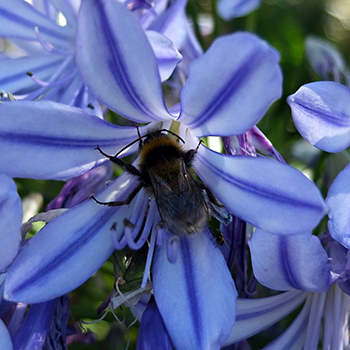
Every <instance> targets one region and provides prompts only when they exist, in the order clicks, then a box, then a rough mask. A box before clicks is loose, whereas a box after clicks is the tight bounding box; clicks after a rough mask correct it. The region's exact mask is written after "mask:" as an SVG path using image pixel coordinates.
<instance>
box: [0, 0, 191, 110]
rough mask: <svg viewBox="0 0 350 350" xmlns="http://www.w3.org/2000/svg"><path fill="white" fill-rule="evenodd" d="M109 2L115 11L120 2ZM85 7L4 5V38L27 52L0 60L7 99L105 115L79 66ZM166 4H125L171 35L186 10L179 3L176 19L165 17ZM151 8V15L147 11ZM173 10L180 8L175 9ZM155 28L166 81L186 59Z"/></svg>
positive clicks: (18, 0)
mask: <svg viewBox="0 0 350 350" xmlns="http://www.w3.org/2000/svg"><path fill="white" fill-rule="evenodd" d="M109 2H110V5H109V6H110V7H111V11H112V12H113V11H114V9H113V3H115V1H109ZM80 3H81V1H80V0H69V1H65V2H50V1H46V2H45V3H43V4H40V3H38V2H34V4H33V5H32V4H29V3H28V2H26V1H23V0H15V1H3V2H2V3H1V4H0V18H1V21H2V26H1V28H0V36H2V37H4V38H6V40H10V41H12V42H13V43H14V44H15V45H16V46H18V47H19V48H20V49H21V52H20V53H19V54H18V55H20V57H6V56H5V57H4V56H3V57H1V58H0V77H1V78H0V90H1V91H3V92H5V93H6V94H5V95H4V96H5V97H6V96H13V98H15V99H17V100H22V99H25V100H35V99H39V98H40V99H48V100H53V101H58V102H61V103H65V104H68V105H72V106H77V107H80V108H83V109H85V110H87V111H90V110H91V109H95V110H93V111H92V112H93V113H94V114H101V112H100V109H99V104H98V102H97V100H96V98H95V97H94V96H93V95H92V94H91V92H90V91H89V89H88V88H87V87H86V85H85V84H84V81H83V80H82V79H81V76H80V74H79V70H78V69H77V66H76V62H75V53H76V42H75V37H76V29H77V24H78V21H79V18H78V17H79V16H78V12H79V8H80ZM165 3H166V1H157V4H155V5H154V7H152V5H150V4H148V3H146V2H139V3H125V6H127V7H128V8H130V10H132V11H135V12H138V13H141V15H140V16H139V20H140V21H141V22H142V23H144V27H145V29H148V28H149V27H150V26H151V25H153V27H155V26H156V25H158V28H159V29H160V30H163V31H164V32H166V30H165V27H169V26H170V25H173V24H172V23H171V22H172V21H176V23H177V24H179V20H178V17H179V16H180V11H179V10H178V9H177V7H179V5H177V4H176V5H174V6H170V8H169V9H168V10H167V11H166V13H170V14H172V16H171V15H167V18H166V19H164V20H163V19H162V18H160V19H159V18H158V16H159V15H160V13H161V12H164V10H165ZM146 5H147V6H146ZM182 6H184V5H182ZM146 7H147V9H148V10H149V11H146ZM173 7H176V8H175V10H174V9H173ZM148 12H150V13H148ZM166 13H165V12H164V15H166ZM168 22H169V23H168ZM183 25H184V24H183ZM155 30H156V29H151V30H149V31H147V33H148V39H149V40H150V42H151V43H152V47H153V49H154V51H155V53H156V56H157V58H158V63H159V71H160V75H161V77H162V79H163V80H165V79H167V78H168V77H169V76H170V74H171V73H172V72H173V70H174V68H175V66H176V64H177V63H179V62H180V61H181V55H180V53H179V52H178V51H177V49H176V48H175V46H174V45H173V43H172V41H170V40H169V39H167V38H166V37H165V36H163V35H161V34H160V32H156V31H155ZM187 30H189V28H188V26H187V27H186V28H184V29H183V31H180V30H179V31H178V32H177V33H178V34H176V33H175V32H174V34H173V38H177V39H178V40H177V42H180V41H181V40H182V41H184V40H185V38H186V33H187V32H186V31H187ZM184 31H185V34H184V33H183V32H184ZM173 38H172V39H173ZM28 75H29V76H28ZM11 98H12V97H11Z"/></svg>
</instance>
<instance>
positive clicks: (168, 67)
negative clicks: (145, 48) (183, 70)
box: [146, 30, 182, 81]
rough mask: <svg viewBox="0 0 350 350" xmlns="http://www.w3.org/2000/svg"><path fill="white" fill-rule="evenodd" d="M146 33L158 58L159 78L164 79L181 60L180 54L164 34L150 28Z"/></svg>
mask: <svg viewBox="0 0 350 350" xmlns="http://www.w3.org/2000/svg"><path fill="white" fill-rule="evenodd" d="M146 35H147V38H148V40H149V42H150V44H151V46H152V49H153V51H154V53H155V55H156V57H157V60H158V66H159V74H160V78H161V80H162V81H165V80H167V79H168V78H169V77H170V75H171V74H172V73H173V71H174V69H175V68H176V66H177V64H178V63H179V62H181V60H182V56H181V54H180V52H179V51H177V50H176V47H175V46H174V44H173V43H172V41H170V40H169V39H168V38H166V37H165V36H164V35H162V34H160V33H158V32H155V31H152V30H148V31H147V32H146Z"/></svg>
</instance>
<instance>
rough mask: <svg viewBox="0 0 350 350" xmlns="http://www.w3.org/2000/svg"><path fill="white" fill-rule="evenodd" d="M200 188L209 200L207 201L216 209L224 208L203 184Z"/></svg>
mask: <svg viewBox="0 0 350 350" xmlns="http://www.w3.org/2000/svg"><path fill="white" fill-rule="evenodd" d="M199 185H200V186H201V188H202V190H204V191H205V192H206V194H207V196H208V198H209V201H210V202H212V203H213V204H215V205H216V206H218V207H224V205H222V204H221V203H220V202H219V201H218V200H217V199H216V197H215V196H214V195H213V193H212V192H211V191H210V190H209V188H208V187H207V186H205V185H204V184H199Z"/></svg>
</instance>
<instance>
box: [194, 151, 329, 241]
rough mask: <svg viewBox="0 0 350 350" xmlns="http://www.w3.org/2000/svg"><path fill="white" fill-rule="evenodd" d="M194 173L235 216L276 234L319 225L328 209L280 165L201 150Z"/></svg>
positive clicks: (302, 179) (311, 188)
mask: <svg viewBox="0 0 350 350" xmlns="http://www.w3.org/2000/svg"><path fill="white" fill-rule="evenodd" d="M194 169H195V170H196V172H197V174H198V175H199V176H200V177H201V179H202V180H203V181H204V183H205V184H206V185H207V186H208V187H209V188H210V190H211V191H212V192H213V193H214V195H215V196H216V197H217V198H218V199H219V200H220V201H221V203H223V204H224V205H225V206H226V208H227V209H228V210H229V211H230V212H231V213H233V214H234V215H236V216H238V217H240V218H241V219H243V220H245V221H247V222H249V223H250V224H252V225H254V226H256V227H258V228H261V229H263V230H266V231H269V232H273V233H280V234H281V233H284V234H289V233H299V232H304V231H307V230H309V229H311V228H313V227H314V226H315V225H317V224H318V222H319V221H320V219H321V218H322V217H323V216H324V214H325V213H326V205H325V203H324V201H323V199H322V196H321V194H320V192H319V190H318V188H317V187H316V186H315V184H314V183H313V182H312V181H310V180H309V179H308V178H307V177H306V176H304V175H303V174H302V173H301V172H300V171H298V170H296V169H294V168H292V167H290V166H288V165H286V164H281V163H279V162H277V161H275V160H271V159H267V158H257V157H245V156H228V155H223V154H219V153H216V152H213V151H211V150H210V149H208V148H206V147H205V146H203V147H202V146H201V147H199V149H198V153H197V157H196V159H195V162H194Z"/></svg>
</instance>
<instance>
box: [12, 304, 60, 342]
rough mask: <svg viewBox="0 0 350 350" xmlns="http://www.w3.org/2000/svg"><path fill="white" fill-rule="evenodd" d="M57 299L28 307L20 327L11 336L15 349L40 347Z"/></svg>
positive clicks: (48, 327)
mask: <svg viewBox="0 0 350 350" xmlns="http://www.w3.org/2000/svg"><path fill="white" fill-rule="evenodd" d="M56 303H57V299H54V300H50V301H48V302H45V303H40V304H34V305H32V306H31V307H30V309H29V311H28V313H27V315H26V317H25V318H24V320H23V322H22V324H21V327H20V328H19V329H18V331H17V332H16V334H15V335H14V336H13V345H14V347H15V349H41V348H42V347H43V346H44V343H45V340H46V336H47V335H48V333H49V330H50V325H51V322H52V321H53V320H52V317H53V313H54V309H55V306H56Z"/></svg>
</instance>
